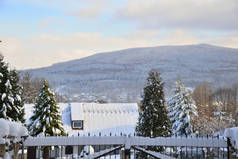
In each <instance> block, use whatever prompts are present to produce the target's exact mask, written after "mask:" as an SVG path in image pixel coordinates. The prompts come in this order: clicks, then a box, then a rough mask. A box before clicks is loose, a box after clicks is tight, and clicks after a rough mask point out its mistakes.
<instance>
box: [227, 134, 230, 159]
mask: <svg viewBox="0 0 238 159" xmlns="http://www.w3.org/2000/svg"><path fill="white" fill-rule="evenodd" d="M230 146H231V139H230V138H229V137H228V138H227V159H230Z"/></svg>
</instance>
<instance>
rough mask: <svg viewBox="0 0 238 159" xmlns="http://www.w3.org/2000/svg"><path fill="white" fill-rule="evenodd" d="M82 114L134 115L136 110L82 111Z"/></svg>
mask: <svg viewBox="0 0 238 159" xmlns="http://www.w3.org/2000/svg"><path fill="white" fill-rule="evenodd" d="M83 112H84V113H115V114H117V113H119V114H120V113H134V112H138V111H137V110H84V111H83Z"/></svg>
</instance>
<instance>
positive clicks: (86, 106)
mask: <svg viewBox="0 0 238 159" xmlns="http://www.w3.org/2000/svg"><path fill="white" fill-rule="evenodd" d="M75 107H76V108H75ZM79 109H81V110H79ZM76 110H77V111H76ZM81 114H83V115H81ZM137 118H138V106H137V104H136V103H107V104H98V103H72V104H71V119H72V121H73V120H83V121H84V128H83V129H84V131H86V132H95V131H104V130H105V129H107V131H113V130H112V129H114V128H116V127H117V128H123V127H128V126H132V127H134V126H135V125H136V122H137ZM118 131H120V130H118ZM121 131H122V130H121ZM133 132H134V130H133ZM131 133H132V132H131Z"/></svg>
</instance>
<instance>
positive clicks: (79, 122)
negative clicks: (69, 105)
mask: <svg viewBox="0 0 238 159" xmlns="http://www.w3.org/2000/svg"><path fill="white" fill-rule="evenodd" d="M73 128H79V129H82V128H83V123H82V121H74V122H73Z"/></svg>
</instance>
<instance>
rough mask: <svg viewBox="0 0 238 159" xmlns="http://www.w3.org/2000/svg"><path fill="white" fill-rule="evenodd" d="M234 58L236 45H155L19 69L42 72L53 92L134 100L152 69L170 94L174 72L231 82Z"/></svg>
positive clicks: (190, 79)
mask: <svg viewBox="0 0 238 159" xmlns="http://www.w3.org/2000/svg"><path fill="white" fill-rule="evenodd" d="M237 61H238V49H234V48H226V47H218V46H213V45H208V44H198V45H183V46H156V47H143V48H129V49H125V50H117V51H112V52H105V53H98V54H95V55H92V56H88V57H85V58H81V59H76V60H71V61H67V62H60V63H56V64H53V65H51V66H49V67H44V68H37V69H30V70H29V69H28V70H23V71H21V72H30V73H31V74H32V75H33V76H35V77H45V78H46V79H47V80H49V82H50V83H51V84H52V86H53V88H54V89H55V90H56V91H58V92H60V93H64V94H74V96H75V98H80V97H81V95H82V94H89V95H90V96H91V95H92V94H94V95H96V96H103V97H105V98H109V99H110V100H111V101H114V100H113V98H116V97H115V96H120V98H123V99H124V100H126V99H127V98H130V99H133V100H134V99H138V98H139V96H140V94H141V91H142V89H143V86H144V85H145V82H146V78H147V75H148V72H149V71H150V70H151V69H158V70H159V71H160V72H161V75H162V77H163V79H164V82H165V88H166V92H167V94H170V93H169V92H170V90H171V88H172V87H173V84H174V82H175V80H176V77H177V75H180V76H181V78H182V80H183V81H184V83H185V85H186V86H188V87H192V88H194V87H195V86H196V85H197V84H199V83H201V82H202V81H208V82H209V83H212V84H216V85H219V86H222V85H226V84H227V82H228V81H229V83H230V82H234V83H235V82H237V79H238V62H237ZM112 94H113V95H112ZM109 96H111V97H109ZM113 96H114V97H113ZM128 96H131V97H128ZM127 100H128V99H127Z"/></svg>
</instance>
